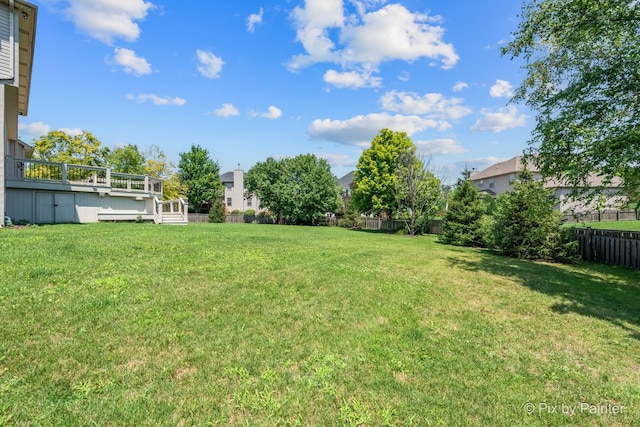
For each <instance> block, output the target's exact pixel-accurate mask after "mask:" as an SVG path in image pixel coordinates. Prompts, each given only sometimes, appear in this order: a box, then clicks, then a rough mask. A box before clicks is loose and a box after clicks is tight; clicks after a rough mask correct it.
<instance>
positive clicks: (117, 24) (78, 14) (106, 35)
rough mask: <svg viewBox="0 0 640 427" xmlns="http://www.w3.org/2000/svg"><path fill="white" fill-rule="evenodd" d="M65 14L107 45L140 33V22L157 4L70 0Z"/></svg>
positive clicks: (138, 0)
mask: <svg viewBox="0 0 640 427" xmlns="http://www.w3.org/2000/svg"><path fill="white" fill-rule="evenodd" d="M68 2H69V7H68V8H67V9H65V10H64V13H65V14H66V15H67V16H68V17H69V19H71V20H72V21H73V22H74V23H75V25H76V27H77V28H78V29H79V30H80V31H82V32H83V33H85V34H88V35H89V36H91V37H93V38H95V39H98V40H100V41H101V42H103V43H106V44H109V45H110V44H112V43H113V40H114V39H118V38H122V39H124V40H127V41H135V40H137V39H138V37H139V36H140V27H138V24H137V22H136V21H142V20H144V18H145V17H146V16H147V13H148V12H149V10H150V9H152V8H153V7H154V6H153V4H152V3H150V2H147V1H145V0H68Z"/></svg>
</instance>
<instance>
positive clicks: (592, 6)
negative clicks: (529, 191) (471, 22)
mask: <svg viewBox="0 0 640 427" xmlns="http://www.w3.org/2000/svg"><path fill="white" fill-rule="evenodd" d="M513 36H514V37H513V39H512V41H511V42H510V43H509V44H508V45H507V46H506V47H505V48H504V49H503V50H502V53H503V54H504V55H510V56H511V57H521V58H524V60H525V61H526V64H525V65H524V69H525V70H526V77H525V79H524V81H523V82H522V84H521V85H520V87H519V88H518V90H517V92H516V95H515V97H514V98H513V100H514V101H516V102H525V103H526V104H527V105H528V106H529V107H531V108H532V109H533V110H535V111H536V112H537V125H536V128H535V130H534V132H533V138H532V140H531V152H532V153H533V154H536V157H535V160H536V163H537V166H538V167H539V168H540V171H541V173H542V174H543V175H545V176H553V177H555V178H557V179H560V180H563V181H566V182H568V183H569V184H571V185H573V186H576V187H582V188H583V189H585V190H586V186H587V184H588V182H587V180H588V178H589V176H590V174H591V173H597V174H600V175H603V176H604V177H605V178H606V179H607V180H611V179H613V177H615V176H619V177H621V178H622V179H623V181H624V187H625V189H626V191H627V193H628V194H629V195H630V196H631V197H632V198H633V199H634V200H635V201H636V202H638V201H640V197H639V195H640V72H639V68H638V64H639V63H640V2H638V1H636V0H606V1H604V0H533V1H529V2H527V3H525V4H524V6H523V9H522V14H521V22H520V24H519V26H518V29H517V31H516V32H515V33H514V34H513Z"/></svg>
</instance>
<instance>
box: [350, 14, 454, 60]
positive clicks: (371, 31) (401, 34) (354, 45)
mask: <svg viewBox="0 0 640 427" xmlns="http://www.w3.org/2000/svg"><path fill="white" fill-rule="evenodd" d="M431 22H432V20H431V19H430V18H429V16H427V15H424V14H420V13H411V12H409V10H408V9H407V8H405V7H404V6H402V5H400V4H391V5H388V6H385V7H384V8H382V9H380V10H378V11H375V12H372V13H368V14H366V15H364V16H363V17H362V25H353V26H347V27H345V28H344V29H343V31H342V34H341V37H342V39H343V40H344V41H345V42H346V45H347V48H346V49H345V50H344V52H343V59H346V60H347V61H350V62H362V63H370V64H379V63H381V62H384V61H393V60H398V59H400V60H405V61H409V62H411V61H415V60H417V59H420V58H429V59H434V60H440V61H441V62H442V68H452V67H453V66H454V65H455V64H456V63H457V62H458V60H459V59H460V58H459V56H458V55H457V54H456V52H455V49H454V47H453V45H451V44H448V43H444V42H443V40H442V37H443V36H444V29H443V28H442V27H439V26H435V25H431Z"/></svg>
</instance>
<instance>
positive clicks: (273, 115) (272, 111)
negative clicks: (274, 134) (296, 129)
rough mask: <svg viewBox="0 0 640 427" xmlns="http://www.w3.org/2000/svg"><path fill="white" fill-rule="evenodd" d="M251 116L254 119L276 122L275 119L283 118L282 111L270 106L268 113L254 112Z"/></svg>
mask: <svg viewBox="0 0 640 427" xmlns="http://www.w3.org/2000/svg"><path fill="white" fill-rule="evenodd" d="M251 116H252V117H263V118H265V119H269V120H275V119H278V118H280V117H281V116H282V111H281V110H280V109H279V108H278V107H274V106H273V105H270V106H269V111H267V112H266V113H256V112H252V113H251Z"/></svg>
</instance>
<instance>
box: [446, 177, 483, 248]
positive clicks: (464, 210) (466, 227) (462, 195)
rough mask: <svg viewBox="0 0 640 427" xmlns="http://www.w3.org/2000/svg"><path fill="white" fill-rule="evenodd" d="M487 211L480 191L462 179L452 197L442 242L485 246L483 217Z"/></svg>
mask: <svg viewBox="0 0 640 427" xmlns="http://www.w3.org/2000/svg"><path fill="white" fill-rule="evenodd" d="M485 211H486V208H485V206H484V204H483V202H482V200H481V199H480V193H479V192H478V189H477V188H476V187H475V186H474V185H473V183H471V181H468V180H466V179H460V180H459V181H458V184H457V186H456V188H455V190H454V191H453V194H452V195H451V201H450V202H449V209H448V210H447V213H446V215H445V217H444V221H443V223H442V232H443V234H442V236H440V240H441V241H442V242H444V243H448V244H451V245H456V246H483V239H482V216H483V215H484V213H485Z"/></svg>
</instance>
